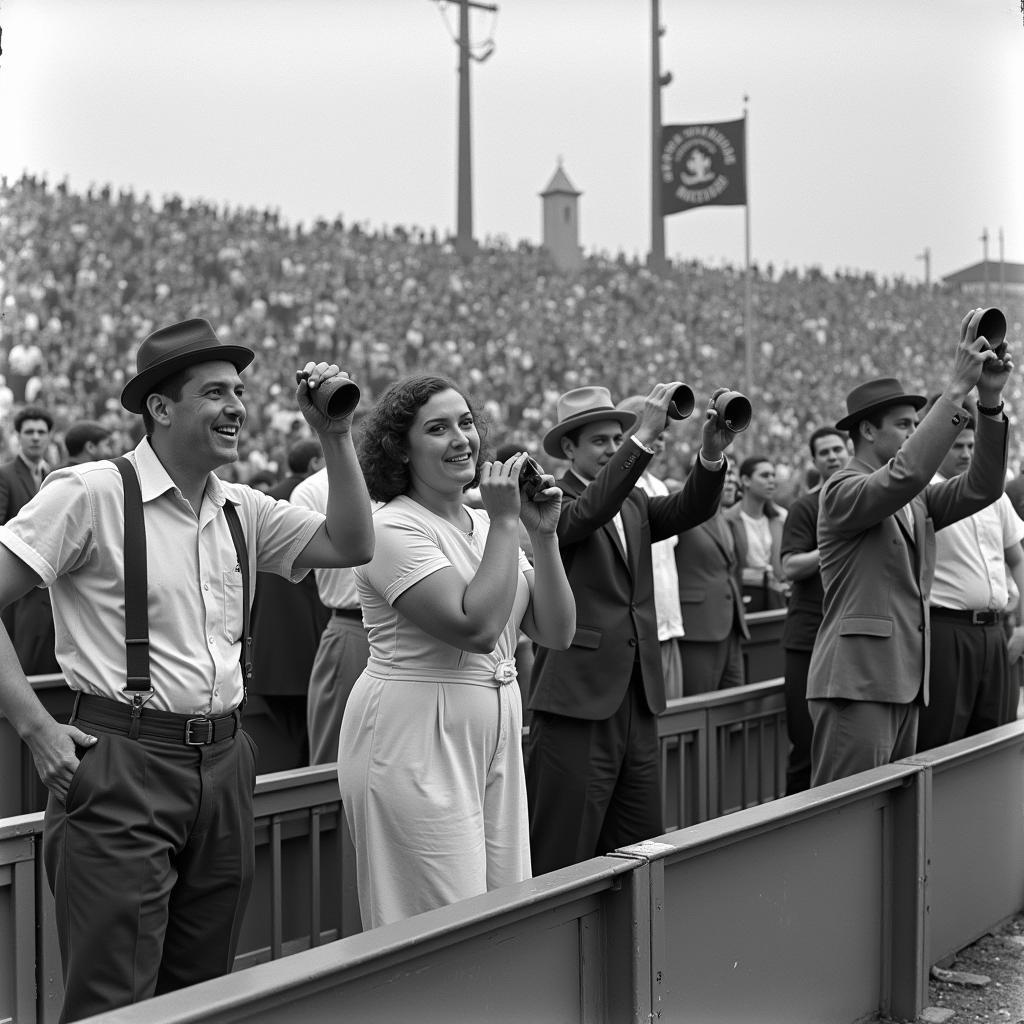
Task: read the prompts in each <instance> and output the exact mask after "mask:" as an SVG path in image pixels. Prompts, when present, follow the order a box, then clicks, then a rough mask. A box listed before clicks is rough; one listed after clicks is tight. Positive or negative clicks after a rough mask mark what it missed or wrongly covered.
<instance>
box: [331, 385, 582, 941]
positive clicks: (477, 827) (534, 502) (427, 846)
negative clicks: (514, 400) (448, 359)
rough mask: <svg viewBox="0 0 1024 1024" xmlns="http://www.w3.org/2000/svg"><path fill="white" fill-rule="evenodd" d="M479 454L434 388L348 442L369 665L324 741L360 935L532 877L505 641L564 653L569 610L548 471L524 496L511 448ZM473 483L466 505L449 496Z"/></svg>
mask: <svg viewBox="0 0 1024 1024" xmlns="http://www.w3.org/2000/svg"><path fill="white" fill-rule="evenodd" d="M481 446H482V439H481V433H480V427H479V425H478V423H477V421H476V418H475V416H474V413H473V409H472V407H471V405H470V403H469V401H468V400H467V399H466V397H465V396H464V395H463V394H462V393H461V392H460V391H459V389H458V388H457V387H456V385H454V384H453V383H452V382H451V381H449V380H447V379H445V378H443V377H436V376H418V377H411V378H406V379H405V380H402V381H399V382H398V383H397V384H394V385H392V386H391V387H390V388H388V389H387V391H385V392H384V394H382V395H381V397H380V399H379V400H378V402H377V403H376V405H375V406H374V408H373V410H372V411H371V412H370V413H369V415H368V416H367V418H366V420H365V421H364V424H363V427H362V431H361V436H360V438H359V441H358V452H359V458H360V463H361V465H362V467H363V473H364V475H365V476H366V480H367V486H368V489H369V491H370V495H371V497H373V498H374V499H375V500H376V501H381V502H384V504H383V505H382V506H381V507H380V508H378V509H377V510H376V511H375V513H374V533H375V537H376V548H375V553H374V557H373V560H372V561H371V562H370V563H369V564H367V565H365V566H361V567H360V568H359V569H357V570H356V582H357V586H358V589H359V598H360V603H361V606H362V609H363V620H364V623H365V625H366V627H367V629H368V631H369V642H370V657H369V661H368V662H367V665H366V670H365V671H364V672H363V674H362V676H360V678H359V680H358V681H357V682H356V684H355V687H354V688H353V691H352V694H351V696H350V697H349V700H348V704H347V705H346V708H345V715H344V719H343V721H342V726H341V736H340V741H339V747H338V780H339V783H340V786H341V794H342V801H343V803H344V807H345V816H346V819H347V822H348V826H349V830H350V832H351V834H352V839H353V842H354V844H355V849H356V866H357V878H358V888H359V906H360V911H361V915H362V921H363V927H364V928H372V927H376V926H377V925H380V924H385V923H388V922H392V921H398V920H401V919H403V918H406V917H410V916H411V915H413V914H418V913H421V912H423V911H425V910H430V909H432V908H434V907H439V906H444V905H446V904H448V903H452V902H454V901H455V900H458V899H463V898H465V897H467V896H472V895H476V894H478V893H482V892H486V891H488V890H490V889H494V888H496V887H498V886H501V885H507V884H509V883H512V882H517V881H521V880H522V879H525V878H529V877H530V874H531V872H530V843H529V828H528V818H527V807H526V786H525V781H524V775H523V759H522V745H521V729H522V704H521V700H520V689H519V687H518V686H517V685H516V673H515V647H516V641H517V637H518V633H519V630H520V629H522V630H523V631H524V632H525V633H526V634H527V635H528V636H529V637H531V638H532V639H533V640H535V641H536V642H537V643H539V644H542V645H545V646H550V647H557V648H565V647H568V646H569V643H570V642H571V640H572V636H573V633H574V632H575V623H576V610H575V602H574V600H573V596H572V592H571V590H570V589H569V584H568V581H567V580H566V577H565V571H564V569H563V566H562V562H561V558H560V557H559V553H558V540H557V536H556V533H555V530H556V527H557V525H558V514H559V510H560V508H561V497H562V495H561V491H560V490H559V489H558V488H557V487H555V486H553V484H554V479H553V477H550V476H545V477H544V479H543V482H542V487H541V489H540V490H539V491H538V492H537V493H536V494H535V495H534V496H533V498H532V499H530V500H527V499H526V498H525V497H522V495H521V492H520V488H519V482H518V481H519V474H520V470H521V469H522V467H523V464H524V462H525V460H526V456H525V454H523V453H519V454H516V455H515V456H513V457H512V458H510V459H508V460H507V461H505V462H503V463H502V462H486V461H480V456H481ZM477 485H479V489H480V496H481V499H482V501H483V505H484V508H483V509H474V508H470V507H469V506H467V505H466V504H465V503H464V500H463V498H464V492H465V491H466V489H467V488H469V487H473V486H477ZM520 520H521V521H522V523H523V525H524V526H525V528H526V530H527V531H528V533H529V536H530V539H531V541H532V543H533V549H534V565H533V566H531V565H530V563H529V562H528V561H527V560H526V558H525V556H524V555H523V553H522V551H521V549H520V547H519V533H518V523H519V521H520Z"/></svg>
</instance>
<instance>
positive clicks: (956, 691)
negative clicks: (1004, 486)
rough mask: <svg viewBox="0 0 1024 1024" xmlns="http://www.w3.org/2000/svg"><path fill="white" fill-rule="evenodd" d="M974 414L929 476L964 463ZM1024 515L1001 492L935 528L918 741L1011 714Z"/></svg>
mask: <svg viewBox="0 0 1024 1024" xmlns="http://www.w3.org/2000/svg"><path fill="white" fill-rule="evenodd" d="M973 452H974V421H973V420H971V421H970V424H969V426H967V427H965V428H964V429H963V430H961V431H960V434H959V435H958V436H957V439H956V440H955V441H954V442H953V446H952V447H951V448H950V450H949V453H948V454H947V455H946V457H945V458H944V459H943V460H942V464H941V465H940V466H939V470H938V473H936V475H935V478H934V481H933V482H941V481H943V480H948V479H951V478H952V477H955V476H958V475H959V474H961V473H964V472H966V471H967V469H968V467H969V466H970V464H971V456H972V455H973ZM1022 539H1024V522H1021V520H1020V519H1019V517H1018V516H1017V514H1016V512H1014V510H1013V505H1012V503H1011V502H1010V499H1009V498H1007V496H1006V495H1005V494H1002V495H1000V496H999V498H998V500H997V501H995V502H993V503H992V504H991V505H988V506H987V507H986V508H983V509H982V510H981V511H980V512H975V513H974V515H972V516H968V517H967V518H966V519H961V520H960V521H959V522H956V523H953V524H952V525H951V526H947V527H946V528H945V529H943V530H939V531H938V533H936V535H935V545H936V558H935V580H934V582H933V583H932V589H931V596H930V598H929V603H930V605H931V623H932V630H931V638H932V648H931V650H932V657H931V669H930V674H929V684H930V691H931V700H930V702H929V704H928V706H927V707H922V708H921V712H920V719H919V722H918V728H917V749H918V750H919V751H922V750H930V749H931V748H932V747H938V746H941V745H942V744H944V743H951V742H952V741H953V740H958V739H962V738H963V737H964V736H973V735H975V734H976V733H979V732H981V731H982V730H984V729H991V728H993V727H994V726H997V725H1002V724H1003V723H1005V722H1008V721H1010V720H1012V718H1013V717H1014V714H1015V711H1016V709H1015V708H1013V709H1011V707H1010V693H1011V690H1014V688H1013V687H1011V684H1010V659H1009V653H1008V648H1007V641H1006V633H1005V631H1004V629H1003V612H1004V610H1005V609H1006V607H1007V604H1008V599H1009V594H1008V590H1007V579H1006V575H1007V569H1009V572H1010V573H1012V576H1013V579H1014V581H1015V582H1016V584H1017V588H1018V590H1019V589H1020V588H1021V586H1022V584H1024V552H1022V550H1021V540H1022Z"/></svg>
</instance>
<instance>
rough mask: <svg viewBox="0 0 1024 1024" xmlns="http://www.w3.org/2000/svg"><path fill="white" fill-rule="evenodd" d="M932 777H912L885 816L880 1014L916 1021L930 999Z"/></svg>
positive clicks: (922, 774)
mask: <svg viewBox="0 0 1024 1024" xmlns="http://www.w3.org/2000/svg"><path fill="white" fill-rule="evenodd" d="M931 786H932V777H931V771H930V769H928V768H922V769H921V770H920V771H917V772H915V773H914V775H912V776H911V777H910V778H909V779H908V780H907V782H906V784H905V785H904V786H903V787H902V788H901V789H900V790H899V791H897V792H896V793H894V794H893V799H892V801H891V803H890V804H889V805H888V806H887V807H886V809H885V810H884V811H883V814H884V815H885V820H884V835H885V840H884V842H885V850H884V851H883V872H884V875H883V880H882V886H883V893H884V895H883V907H884V910H883V934H882V958H883V959H882V972H881V973H882V992H881V999H880V1008H881V1010H882V1012H883V1013H885V1014H887V1015H889V1016H892V1017H895V1018H896V1019H898V1020H916V1019H917V1018H918V1017H919V1016H920V1014H921V1011H922V1010H923V1009H924V1007H925V1005H926V1004H927V998H928V948H927V947H928V904H927V893H928V850H929V845H930V843H929V822H930V819H931V796H932V789H931Z"/></svg>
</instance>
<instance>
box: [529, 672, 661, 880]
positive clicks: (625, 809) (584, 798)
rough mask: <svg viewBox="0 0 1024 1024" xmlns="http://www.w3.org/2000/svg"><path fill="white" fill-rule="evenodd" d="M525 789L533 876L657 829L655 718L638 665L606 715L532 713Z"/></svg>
mask: <svg viewBox="0 0 1024 1024" xmlns="http://www.w3.org/2000/svg"><path fill="white" fill-rule="evenodd" d="M526 794H527V799H528V801H529V805H530V849H531V856H532V861H533V873H534V874H535V875H539V874H542V873H543V872H545V871H553V870H554V869H555V868H560V867H565V866H566V865H568V864H575V863H577V862H579V861H582V860H587V859H589V858H590V857H596V856H599V855H600V854H604V853H608V852H610V851H611V850H615V849H618V848H619V847H620V846H629V845H630V844H632V843H637V842H641V841H642V840H644V839H650V838H651V837H652V836H657V835H660V834H661V833H662V832H663V831H664V828H663V826H662V815H661V777H660V767H659V756H658V728H657V719H656V718H655V716H654V715H653V714H652V713H651V711H650V709H649V708H648V706H647V698H646V696H645V695H644V686H643V677H642V675H641V670H640V665H639V662H637V663H635V664H634V666H633V675H632V678H631V679H630V683H629V686H628V688H627V690H626V695H625V697H624V698H623V701H622V704H621V705H620V706H619V709H618V710H617V711H616V712H615V714H613V715H612V716H611V718H605V719H600V720H597V721H593V720H589V719H584V718H568V717H567V716H565V715H553V714H551V713H550V712H547V711H537V710H534V712H533V718H532V719H531V721H530V738H529V742H528V744H527V752H526Z"/></svg>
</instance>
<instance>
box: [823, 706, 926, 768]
mask: <svg viewBox="0 0 1024 1024" xmlns="http://www.w3.org/2000/svg"><path fill="white" fill-rule="evenodd" d="M919 707H920V705H919V704H918V702H917V701H916V700H914V701H911V702H910V703H909V704H890V703H886V702H883V701H874V700H844V699H840V698H836V697H828V698H823V699H815V700H808V702H807V708H808V710H809V711H810V714H811V721H812V722H813V723H814V738H813V739H812V740H811V785H812V786H821V785H824V784H825V783H826V782H834V781H835V780H836V779H845V778H846V777H847V776H849V775H856V774H857V773H858V772H866V771H867V770H868V769H870V768H878V767H879V766H880V765H883V764H891V763H892V762H893V761H899V760H900V758H903V757H910V756H911V754H913V753H915V751H916V749H917V719H918V710H919Z"/></svg>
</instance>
